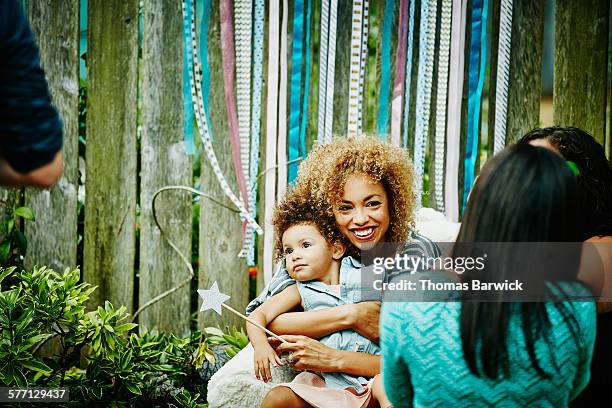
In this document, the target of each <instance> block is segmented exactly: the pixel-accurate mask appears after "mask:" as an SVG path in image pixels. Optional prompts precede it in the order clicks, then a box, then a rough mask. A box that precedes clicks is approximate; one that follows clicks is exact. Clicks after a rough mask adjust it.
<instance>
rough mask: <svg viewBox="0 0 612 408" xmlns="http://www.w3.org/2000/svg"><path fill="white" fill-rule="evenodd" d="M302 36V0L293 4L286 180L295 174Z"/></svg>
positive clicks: (291, 179) (290, 181)
mask: <svg viewBox="0 0 612 408" xmlns="http://www.w3.org/2000/svg"><path fill="white" fill-rule="evenodd" d="M303 37H304V0H295V3H294V4H293V46H292V50H291V99H290V104H289V106H290V113H289V140H288V147H289V164H288V170H287V181H288V182H289V183H292V182H293V180H294V179H295V177H296V176H297V169H298V162H297V159H298V155H299V143H300V141H299V137H300V97H301V93H302V52H303V46H304V45H303Z"/></svg>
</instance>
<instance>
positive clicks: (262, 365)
mask: <svg viewBox="0 0 612 408" xmlns="http://www.w3.org/2000/svg"><path fill="white" fill-rule="evenodd" d="M270 365H272V366H273V367H277V366H279V365H283V363H282V361H281V359H280V357H278V356H277V355H276V353H275V352H274V349H273V348H272V347H270V345H267V344H266V345H262V346H259V347H255V362H254V367H253V368H254V370H255V377H256V378H257V379H258V380H261V381H263V382H268V381H272V373H271V372H270Z"/></svg>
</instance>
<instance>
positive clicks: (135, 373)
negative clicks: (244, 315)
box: [0, 267, 248, 407]
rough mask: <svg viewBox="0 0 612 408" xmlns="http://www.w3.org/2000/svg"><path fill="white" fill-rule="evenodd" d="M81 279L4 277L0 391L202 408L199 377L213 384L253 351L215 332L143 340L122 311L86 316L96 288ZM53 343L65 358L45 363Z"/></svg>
mask: <svg viewBox="0 0 612 408" xmlns="http://www.w3.org/2000/svg"><path fill="white" fill-rule="evenodd" d="M79 279H80V273H79V270H78V269H75V270H72V271H71V270H68V269H67V270H66V271H64V273H58V272H55V271H53V270H51V269H49V268H45V267H40V268H36V267H35V268H34V269H33V270H31V271H21V272H18V271H17V269H16V268H14V267H13V268H8V269H0V334H1V337H0V386H19V387H25V386H48V387H68V388H69V389H70V399H71V401H73V402H71V403H70V404H69V405H76V404H77V403H79V404H82V403H83V402H86V403H88V405H89V404H96V405H126V406H133V405H137V406H149V405H168V404H175V405H178V406H189V407H199V406H203V403H204V402H205V397H206V381H203V380H202V379H201V375H200V374H199V372H198V371H200V372H201V371H205V372H206V373H207V376H208V378H209V376H210V374H211V373H212V372H214V371H215V370H216V369H218V368H219V367H220V365H221V364H222V363H223V362H225V361H226V360H227V359H229V357H230V356H233V355H235V354H236V353H237V352H238V351H239V350H240V349H241V348H242V347H244V346H245V345H246V343H248V339H247V338H246V336H245V335H244V332H242V331H236V330H233V331H230V330H229V329H228V333H224V332H222V331H221V330H219V329H216V328H208V329H207V332H208V333H209V335H208V336H206V335H205V334H204V333H201V332H199V331H194V332H192V333H191V335H190V336H189V337H186V338H180V337H176V336H175V335H173V334H159V333H156V332H155V331H153V332H147V333H144V334H142V335H138V334H136V333H135V332H134V331H133V329H134V328H135V327H136V324H134V323H131V322H130V321H129V317H130V316H129V314H128V313H127V312H126V309H125V307H123V306H122V307H120V308H115V307H114V306H113V305H112V304H111V303H110V302H108V301H107V302H106V303H105V305H104V307H98V308H97V309H96V310H93V311H87V310H86V307H85V304H86V302H87V301H88V299H89V295H90V294H91V293H92V292H93V291H94V290H95V287H92V286H91V285H89V284H87V283H79ZM15 282H16V283H15ZM52 338H55V339H56V341H57V342H58V343H59V352H57V353H55V354H54V355H51V356H41V355H40V353H39V350H40V347H41V345H42V344H43V343H45V342H47V341H49V340H50V339H52ZM208 378H207V379H206V380H208Z"/></svg>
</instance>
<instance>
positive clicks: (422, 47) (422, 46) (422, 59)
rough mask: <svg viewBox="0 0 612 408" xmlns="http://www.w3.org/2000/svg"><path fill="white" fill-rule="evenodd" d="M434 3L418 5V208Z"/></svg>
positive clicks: (435, 9) (435, 5)
mask: <svg viewBox="0 0 612 408" xmlns="http://www.w3.org/2000/svg"><path fill="white" fill-rule="evenodd" d="M437 5H438V3H437V1H436V0H423V1H422V2H421V28H420V35H421V37H420V38H419V70H418V79H417V100H416V124H415V130H414V138H415V139H414V170H415V176H414V177H415V179H414V181H415V194H416V199H417V208H419V207H420V206H421V195H422V194H423V174H424V170H425V149H426V148H427V133H428V131H429V114H430V100H431V82H432V76H433V63H434V47H435V39H436V13H437Z"/></svg>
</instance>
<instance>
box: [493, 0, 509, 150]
mask: <svg viewBox="0 0 612 408" xmlns="http://www.w3.org/2000/svg"><path fill="white" fill-rule="evenodd" d="M511 43H512V0H501V11H500V17H499V45H498V48H497V84H496V88H495V134H494V139H493V152H494V153H497V152H499V151H500V150H502V149H503V148H504V146H505V145H506V115H507V113H508V112H507V110H508V82H509V78H510V48H511Z"/></svg>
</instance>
